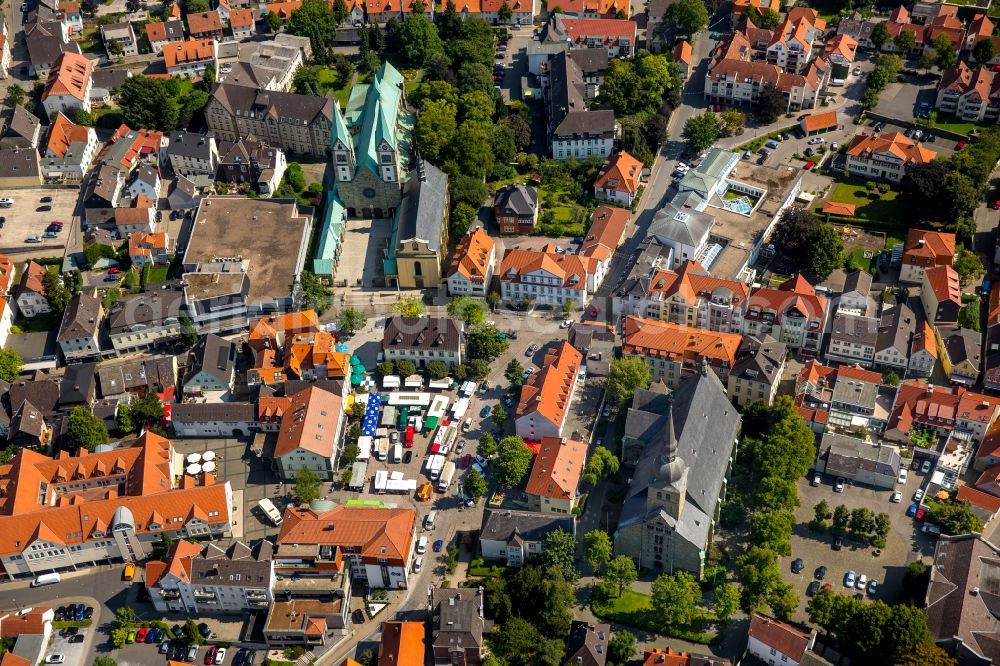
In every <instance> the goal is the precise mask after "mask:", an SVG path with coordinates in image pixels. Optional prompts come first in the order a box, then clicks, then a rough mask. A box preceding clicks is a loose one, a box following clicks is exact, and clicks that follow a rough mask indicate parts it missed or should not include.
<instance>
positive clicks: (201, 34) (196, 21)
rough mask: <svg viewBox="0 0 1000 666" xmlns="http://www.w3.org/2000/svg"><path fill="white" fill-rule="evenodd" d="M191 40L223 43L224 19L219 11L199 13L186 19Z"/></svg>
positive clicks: (189, 15)
mask: <svg viewBox="0 0 1000 666" xmlns="http://www.w3.org/2000/svg"><path fill="white" fill-rule="evenodd" d="M185 18H186V19H187V24H188V34H189V35H190V36H191V39H197V40H213V39H214V40H216V41H220V42H221V41H222V18H221V17H220V16H219V12H217V11H214V10H213V11H208V12H197V13H195V14H188V15H187V16H186V17H185Z"/></svg>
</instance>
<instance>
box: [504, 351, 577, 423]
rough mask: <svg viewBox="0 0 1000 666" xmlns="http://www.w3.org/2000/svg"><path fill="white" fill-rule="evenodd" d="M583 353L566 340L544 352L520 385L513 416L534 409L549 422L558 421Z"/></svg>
mask: <svg viewBox="0 0 1000 666" xmlns="http://www.w3.org/2000/svg"><path fill="white" fill-rule="evenodd" d="M581 363H583V355H582V354H580V352H578V351H577V350H576V349H574V348H573V347H572V345H570V344H569V343H568V342H564V343H562V345H560V346H558V347H555V348H550V349H548V350H547V351H546V352H545V359H544V360H543V361H542V369H541V370H540V371H538V372H536V373H534V374H532V375H531V376H529V377H528V381H527V382H525V384H524V385H523V386H522V387H521V398H520V401H519V402H518V405H517V417H518V418H520V417H521V416H524V415H525V414H533V413H538V414H540V415H542V416H543V417H545V419H546V420H548V421H549V422H550V423H554V424H556V425H557V426H559V425H562V423H563V421H564V419H565V417H566V410H568V409H569V402H570V396H571V395H572V394H573V389H574V387H575V385H576V376H577V373H578V372H580V364H581Z"/></svg>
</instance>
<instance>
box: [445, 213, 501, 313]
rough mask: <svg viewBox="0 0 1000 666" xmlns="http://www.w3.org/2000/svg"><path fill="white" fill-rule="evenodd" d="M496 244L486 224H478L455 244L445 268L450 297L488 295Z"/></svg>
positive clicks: (495, 258) (494, 266)
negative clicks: (481, 225)
mask: <svg viewBox="0 0 1000 666" xmlns="http://www.w3.org/2000/svg"><path fill="white" fill-rule="evenodd" d="M496 261H497V253H496V243H494V241H493V239H492V238H490V236H489V234H487V233H486V230H485V229H484V228H483V227H476V228H475V229H473V230H472V231H470V232H469V233H468V235H466V236H465V237H463V238H462V239H461V240H460V241H459V242H458V244H457V245H456V246H455V252H454V254H452V257H451V262H450V264H449V266H448V270H447V271H446V273H445V275H446V279H445V281H446V283H447V285H448V293H449V294H450V295H451V296H463V295H464V296H478V297H480V298H485V297H486V293H487V291H488V290H489V288H490V284H491V283H492V281H493V271H494V269H495V268H496Z"/></svg>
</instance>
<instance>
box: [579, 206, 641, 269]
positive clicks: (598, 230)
mask: <svg viewBox="0 0 1000 666" xmlns="http://www.w3.org/2000/svg"><path fill="white" fill-rule="evenodd" d="M628 218H629V211H628V210H626V209H625V208H615V207H613V206H598V207H597V208H595V209H594V213H593V214H592V215H591V216H590V228H589V229H587V235H586V236H584V238H583V243H582V244H581V245H580V250H579V254H580V255H581V256H584V257H593V258H596V259H598V260H601V261H603V260H605V259H607V258H609V257H610V256H611V255H613V254H614V253H615V250H617V249H618V246H619V245H621V242H622V238H623V237H624V236H625V229H626V228H627V227H628Z"/></svg>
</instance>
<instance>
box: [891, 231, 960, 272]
mask: <svg viewBox="0 0 1000 666" xmlns="http://www.w3.org/2000/svg"><path fill="white" fill-rule="evenodd" d="M910 257H916V258H921V259H927V260H930V261H931V263H932V264H935V265H948V266H950V265H951V264H952V262H953V261H954V257H955V234H950V233H946V232H943V231H928V230H926V229H910V231H909V232H907V234H906V244H905V245H904V246H903V261H904V262H906V261H908V260H909V258H910Z"/></svg>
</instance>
